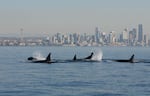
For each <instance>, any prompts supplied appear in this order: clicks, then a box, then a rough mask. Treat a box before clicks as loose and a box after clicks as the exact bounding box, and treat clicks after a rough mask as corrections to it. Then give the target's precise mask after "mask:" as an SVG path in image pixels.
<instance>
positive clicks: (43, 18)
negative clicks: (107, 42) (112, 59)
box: [0, 0, 150, 36]
mask: <svg viewBox="0 0 150 96" xmlns="http://www.w3.org/2000/svg"><path fill="white" fill-rule="evenodd" d="M149 4H150V0H0V36H19V35H20V29H21V28H23V29H24V30H23V34H24V36H46V35H52V34H55V33H57V32H61V33H75V32H77V33H87V34H92V33H93V34H94V30H95V27H99V28H100V30H101V31H102V32H103V31H104V32H110V31H116V32H118V33H120V32H122V31H123V29H124V28H126V27H127V28H129V29H131V28H134V27H135V28H137V25H138V24H143V27H144V32H145V33H149V32H150V27H149V25H150V5H149Z"/></svg>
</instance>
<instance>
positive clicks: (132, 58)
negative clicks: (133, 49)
mask: <svg viewBox="0 0 150 96" xmlns="http://www.w3.org/2000/svg"><path fill="white" fill-rule="evenodd" d="M133 60H134V54H133V55H132V56H131V58H130V62H132V63H133Z"/></svg>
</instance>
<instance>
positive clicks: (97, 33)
mask: <svg viewBox="0 0 150 96" xmlns="http://www.w3.org/2000/svg"><path fill="white" fill-rule="evenodd" d="M95 37H96V43H99V42H100V31H99V30H98V27H96V28H95Z"/></svg>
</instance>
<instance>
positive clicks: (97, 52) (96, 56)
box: [92, 49, 103, 61]
mask: <svg viewBox="0 0 150 96" xmlns="http://www.w3.org/2000/svg"><path fill="white" fill-rule="evenodd" d="M93 52H94V55H93V58H92V60H96V61H101V60H102V56H103V52H102V50H101V49H99V50H94V51H93Z"/></svg>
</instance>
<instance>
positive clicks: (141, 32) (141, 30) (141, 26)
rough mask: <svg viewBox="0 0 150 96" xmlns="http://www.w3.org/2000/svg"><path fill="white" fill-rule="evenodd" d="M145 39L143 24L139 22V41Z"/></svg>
mask: <svg viewBox="0 0 150 96" xmlns="http://www.w3.org/2000/svg"><path fill="white" fill-rule="evenodd" d="M142 41H143V25H142V24H139V25H138V42H142Z"/></svg>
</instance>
